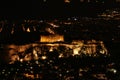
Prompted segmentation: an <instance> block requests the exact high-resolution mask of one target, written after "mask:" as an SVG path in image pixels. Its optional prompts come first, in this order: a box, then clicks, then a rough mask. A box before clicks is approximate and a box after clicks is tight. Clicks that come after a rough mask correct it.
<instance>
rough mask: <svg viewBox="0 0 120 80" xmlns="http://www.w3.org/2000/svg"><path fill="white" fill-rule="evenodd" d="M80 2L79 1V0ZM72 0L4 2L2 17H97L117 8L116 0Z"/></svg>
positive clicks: (0, 5)
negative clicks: (91, 0) (99, 0)
mask: <svg viewBox="0 0 120 80" xmlns="http://www.w3.org/2000/svg"><path fill="white" fill-rule="evenodd" d="M78 1H79V0H78ZM78 1H77V0H71V3H65V2H64V0H44V1H43V0H9V1H8V0H2V1H1V2H0V14H1V15H0V16H5V17H20V16H21V17H23V16H24V17H27V16H28V17H38V16H39V17H42V16H75V15H77V16H81V15H82V16H96V13H100V12H103V11H104V10H105V9H106V8H113V7H116V3H115V2H114V0H105V2H104V3H102V2H98V3H96V2H89V3H87V2H83V3H80V2H78Z"/></svg>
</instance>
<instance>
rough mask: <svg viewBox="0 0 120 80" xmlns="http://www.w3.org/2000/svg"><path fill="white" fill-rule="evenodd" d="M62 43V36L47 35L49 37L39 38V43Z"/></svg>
mask: <svg viewBox="0 0 120 80" xmlns="http://www.w3.org/2000/svg"><path fill="white" fill-rule="evenodd" d="M57 41H64V37H63V36H62V35H49V36H41V39H40V42H57Z"/></svg>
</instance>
